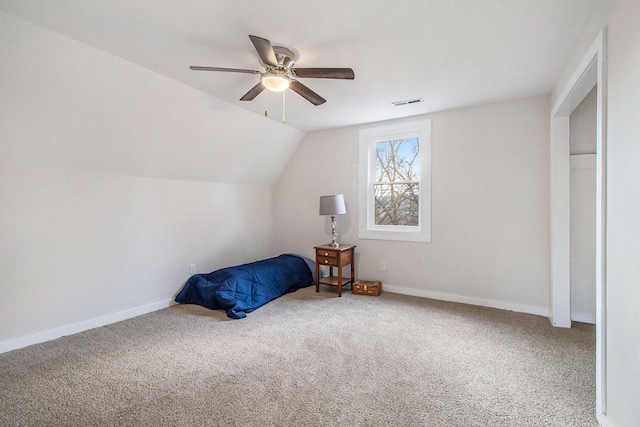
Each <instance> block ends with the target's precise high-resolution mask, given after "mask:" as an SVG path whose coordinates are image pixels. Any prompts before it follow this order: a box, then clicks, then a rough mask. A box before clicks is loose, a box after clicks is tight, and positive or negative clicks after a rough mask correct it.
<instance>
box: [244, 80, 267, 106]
mask: <svg viewBox="0 0 640 427" xmlns="http://www.w3.org/2000/svg"><path fill="white" fill-rule="evenodd" d="M263 90H264V85H263V84H262V82H258V84H257V85H255V86H254V87H252V88H251V89H250V90H249V92H247V93H245V94H244V95H243V96H242V98H240V101H253V100H254V99H255V98H256V96H258V95H260V93H261V92H262V91H263Z"/></svg>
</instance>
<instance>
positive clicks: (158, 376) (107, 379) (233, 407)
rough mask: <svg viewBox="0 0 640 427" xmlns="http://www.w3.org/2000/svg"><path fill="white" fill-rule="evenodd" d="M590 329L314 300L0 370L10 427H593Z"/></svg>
mask: <svg viewBox="0 0 640 427" xmlns="http://www.w3.org/2000/svg"><path fill="white" fill-rule="evenodd" d="M594 367H595V329H594V327H593V325H585V324H575V325H574V327H573V328H571V329H557V328H553V327H551V326H550V324H549V320H548V319H546V318H542V317H537V316H532V315H526V314H518V313H512V312H508V311H501V310H494V309H487V308H480V307H474V306H468V305H461V304H453V303H445V302H438V301H433V300H428V299H422V298H416V297H409V296H403V295H396V294H391V293H383V294H382V295H381V296H380V297H370V296H359V295H353V294H351V293H350V292H348V291H347V292H345V293H344V294H343V297H342V298H337V297H336V296H335V290H332V289H330V288H323V289H322V290H321V292H320V293H319V294H316V293H315V290H314V289H313V288H306V289H302V290H300V291H298V292H296V293H293V294H289V295H285V296H284V297H282V298H280V299H278V300H276V301H273V302H271V303H269V304H267V305H266V306H264V307H262V308H260V309H258V310H257V311H256V312H254V313H251V314H249V316H248V317H247V318H246V319H243V320H230V319H227V318H226V316H225V314H224V312H223V311H210V310H207V309H204V308H201V307H197V306H174V307H171V308H168V309H165V310H160V311H157V312H154V313H150V314H147V315H145V316H141V317H138V318H135V319H130V320H127V321H125V322H120V323H116V324H113V325H110V326H106V327H102V328H98V329H93V330H90V331H86V332H83V333H80V334H77V335H74V336H70V337H64V338H60V339H57V340H54V341H50V342H47V343H43V344H38V345H35V346H31V347H28V348H25V349H21V350H15V351H12V352H8V353H5V354H1V355H0V425H2V426H17V425H20V426H48V425H51V426H92V425H95V426H103V425H104V426H114V425H122V426H159V425H170V426H207V425H209V426H483V427H486V426H572V427H575V426H597V422H596V420H595V416H594V413H595V408H594V406H595V400H594V398H595V373H594V369H595V368H594Z"/></svg>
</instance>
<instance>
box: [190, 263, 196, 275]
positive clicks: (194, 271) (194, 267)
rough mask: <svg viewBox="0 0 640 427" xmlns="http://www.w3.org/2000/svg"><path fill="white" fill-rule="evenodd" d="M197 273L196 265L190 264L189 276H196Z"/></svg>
mask: <svg viewBox="0 0 640 427" xmlns="http://www.w3.org/2000/svg"><path fill="white" fill-rule="evenodd" d="M195 273H196V265H195V264H189V274H195Z"/></svg>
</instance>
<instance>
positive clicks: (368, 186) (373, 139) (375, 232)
mask: <svg viewBox="0 0 640 427" xmlns="http://www.w3.org/2000/svg"><path fill="white" fill-rule="evenodd" d="M430 178H431V120H420V121H416V122H409V123H401V124H396V125H389V126H383V127H377V128H371V129H363V130H361V131H360V200H359V205H360V227H359V235H360V238H363V239H384V240H407V241H417V242H430V241H431V182H430Z"/></svg>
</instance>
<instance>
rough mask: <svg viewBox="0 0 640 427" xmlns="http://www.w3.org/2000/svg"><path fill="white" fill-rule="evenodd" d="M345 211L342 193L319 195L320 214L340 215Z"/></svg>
mask: <svg viewBox="0 0 640 427" xmlns="http://www.w3.org/2000/svg"><path fill="white" fill-rule="evenodd" d="M346 213H347V208H346V207H345V206H344V196H343V195H342V194H332V195H330V196H320V215H342V214H346Z"/></svg>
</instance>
